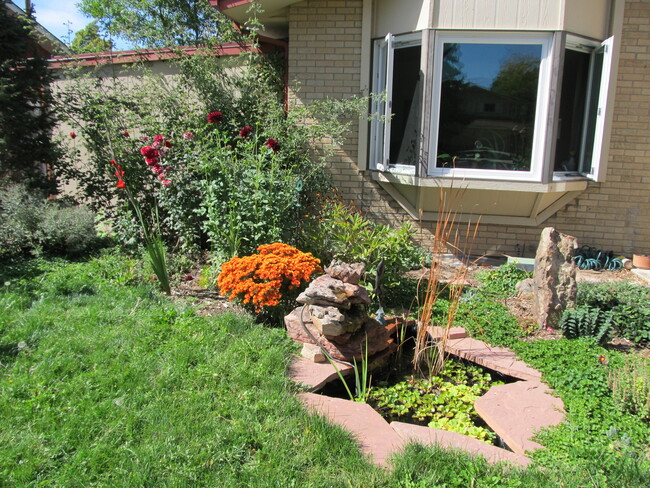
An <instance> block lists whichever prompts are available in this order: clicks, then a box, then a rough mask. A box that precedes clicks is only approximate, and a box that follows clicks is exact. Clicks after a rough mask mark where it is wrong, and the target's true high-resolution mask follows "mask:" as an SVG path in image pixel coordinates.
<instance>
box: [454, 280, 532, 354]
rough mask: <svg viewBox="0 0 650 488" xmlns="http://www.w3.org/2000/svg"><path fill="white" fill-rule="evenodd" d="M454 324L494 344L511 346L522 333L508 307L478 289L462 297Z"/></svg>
mask: <svg viewBox="0 0 650 488" xmlns="http://www.w3.org/2000/svg"><path fill="white" fill-rule="evenodd" d="M454 325H458V326H460V327H464V328H465V330H466V331H467V332H468V333H469V334H470V335H471V336H472V337H476V338H478V339H480V340H483V341H485V342H488V343H489V344H492V345H494V346H505V347H511V346H513V345H514V344H516V343H517V341H518V340H519V338H520V337H521V336H522V335H523V333H522V330H521V328H520V327H519V324H518V323H517V319H515V318H514V317H513V316H512V315H511V314H510V311H509V310H508V307H507V306H506V305H504V304H503V303H501V302H499V301H495V300H494V299H493V298H491V297H489V296H485V295H483V294H482V293H480V291H479V292H478V293H474V294H470V295H468V297H467V298H463V300H462V301H461V303H460V307H459V310H458V314H457V316H456V321H455V323H454Z"/></svg>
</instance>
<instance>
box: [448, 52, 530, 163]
mask: <svg viewBox="0 0 650 488" xmlns="http://www.w3.org/2000/svg"><path fill="white" fill-rule="evenodd" d="M541 57H542V46H541V45H540V44H506V43H504V44H496V43H495V44H492V43H490V44H488V43H484V44H481V43H444V44H443V61H442V62H443V66H442V84H441V93H440V120H439V128H438V149H437V151H438V152H437V166H438V167H452V166H454V165H455V167H456V168H477V169H487V170H508V171H529V170H530V168H531V154H532V147H533V129H534V125H535V106H536V103H537V89H538V82H539V67H540V62H541Z"/></svg>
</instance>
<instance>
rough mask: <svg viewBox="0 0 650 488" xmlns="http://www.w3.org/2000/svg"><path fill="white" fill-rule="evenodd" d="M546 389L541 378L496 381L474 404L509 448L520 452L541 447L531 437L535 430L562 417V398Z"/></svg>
mask: <svg viewBox="0 0 650 488" xmlns="http://www.w3.org/2000/svg"><path fill="white" fill-rule="evenodd" d="M548 392H549V388H548V386H546V385H545V384H544V383H542V382H541V381H517V382H516V383H510V384H508V385H497V386H493V387H492V388H490V389H489V390H488V392H487V393H486V394H485V395H483V396H482V397H481V398H479V399H478V400H476V402H474V408H475V409H476V411H477V413H478V414H479V415H480V416H481V418H483V420H485V422H486V423H487V424H488V425H489V426H490V427H491V428H492V430H494V432H496V433H497V434H498V435H499V436H501V438H502V439H503V441H504V442H505V443H506V444H507V445H508V447H509V448H510V449H512V450H513V451H514V452H516V453H517V454H522V455H523V454H525V452H526V451H532V450H535V449H539V448H541V447H543V446H541V445H540V444H538V443H536V442H533V441H531V440H530V439H531V437H533V435H534V434H535V433H536V432H537V431H538V430H540V429H541V428H543V427H551V426H554V425H558V424H559V423H560V422H562V420H563V419H564V404H563V403H562V400H560V399H559V398H557V397H554V396H552V395H551V394H550V393H548Z"/></svg>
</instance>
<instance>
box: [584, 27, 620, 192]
mask: <svg viewBox="0 0 650 488" xmlns="http://www.w3.org/2000/svg"><path fill="white" fill-rule="evenodd" d="M613 52H614V38H613V37H610V38H609V39H606V40H605V41H604V42H603V43H602V44H601V45H600V47H599V48H598V49H596V50H595V51H594V52H593V54H592V58H593V60H592V64H593V65H594V66H597V64H596V63H595V58H596V57H597V56H602V67H601V68H600V71H599V72H595V71H594V69H592V73H591V77H590V78H591V79H590V86H589V90H590V93H589V95H588V99H589V100H590V104H593V105H592V106H591V107H587V115H586V121H585V122H586V123H585V130H593V135H592V134H591V133H587V132H585V135H584V136H583V151H582V154H589V153H590V155H591V158H590V160H588V161H587V160H585V161H584V169H583V171H584V173H585V176H587V177H588V178H590V179H592V180H594V181H601V180H602V179H603V177H604V174H601V162H602V161H601V159H602V158H603V157H604V156H605V155H604V154H603V142H604V137H605V121H606V116H607V110H608V103H607V99H608V96H609V84H610V77H611V71H612V60H613V56H612V54H613ZM596 86H597V88H598V93H592V92H591V90H595V88H596ZM592 117H593V118H594V120H591V118H592ZM585 142H586V143H588V144H590V145H592V144H593V145H592V147H585Z"/></svg>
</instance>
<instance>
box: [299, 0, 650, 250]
mask: <svg viewBox="0 0 650 488" xmlns="http://www.w3.org/2000/svg"><path fill="white" fill-rule="evenodd" d="M366 1H367V0H366ZM449 1H450V0H442V1H441V2H440V4H442V3H445V2H449ZM495 1H496V2H497V3H498V0H495ZM376 3H378V4H381V3H383V0H379V1H378V2H376ZM393 3H398V2H393ZM457 3H458V4H460V3H463V4H472V3H473V2H469V1H467V2H457ZM519 3H521V4H522V5H523V4H527V5H528V4H531V5H532V3H534V4H538V2H532V3H531V2H524V1H521V2H519ZM549 3H550V2H545V4H549ZM554 3H556V4H557V5H556V6H555V7H554V8H560V7H562V8H564V2H554ZM599 3H600V2H599ZM363 4H364V1H363V0H336V1H327V0H306V1H303V2H300V3H297V4H294V5H293V6H292V7H290V12H289V64H288V68H289V80H290V83H291V84H292V85H294V84H295V82H298V83H299V86H300V89H299V91H292V92H291V95H290V99H291V103H292V104H308V103H309V102H310V101H312V100H317V99H321V98H323V97H335V98H344V97H348V96H351V95H358V94H360V93H361V87H362V86H363V83H362V81H363V80H364V79H365V78H364V73H363V72H362V69H361V65H362V64H363V63H361V61H360V55H361V52H362V48H363V41H362V25H363ZM542 7H543V5H541V4H540V5H539V8H540V9H541V8H542ZM434 10H435V9H434ZM548 10H549V18H554V17H553V16H554V15H556V14H555V13H554V10H553V8H551V7H550V6H549V7H548ZM578 11H579V9H577V8H574V9H573V11H572V12H571V13H568V14H567V17H566V18H565V21H566V22H567V23H571V22H577V21H578V20H576V19H577V12H578ZM558 15H559V14H558ZM417 16H419V14H418V15H417ZM596 20H597V22H600V23H601V24H603V23H605V19H600V20H598V19H596ZM556 22H558V21H557V19H555V20H553V22H552V23H553V26H555V24H556ZM623 24H624V25H623V35H622V38H621V39H620V42H621V52H620V59H619V70H618V76H617V90H616V97H615V104H614V117H613V127H612V131H611V141H610V151H609V164H608V170H607V176H606V182H604V183H589V186H588V188H587V190H586V191H584V192H583V193H582V194H581V195H580V196H579V197H578V198H576V199H575V200H573V201H572V202H571V203H569V204H568V205H566V206H565V207H564V208H562V209H561V210H560V211H558V212H557V213H556V214H555V215H554V216H552V217H551V218H550V219H548V220H547V221H546V222H544V223H543V224H541V225H539V226H527V227H526V226H514V225H491V224H486V225H481V227H480V230H479V232H478V235H477V237H476V239H475V241H474V250H475V251H476V252H478V253H506V254H509V255H525V256H530V255H534V252H535V250H536V247H537V242H538V239H539V235H540V232H541V230H542V228H543V227H547V226H554V227H556V228H557V229H558V230H560V231H561V232H564V233H568V234H571V235H575V236H576V237H578V239H579V242H580V243H581V244H586V245H590V246H595V247H597V248H600V249H605V250H613V251H614V252H616V253H621V254H626V255H630V254H631V253H633V252H635V253H650V131H649V130H648V128H649V127H650V71H649V70H648V69H647V65H648V62H649V61H650V2H647V1H631V0H628V1H626V2H625V8H624V20H623ZM599 25H600V24H599ZM538 27H540V28H541V26H538ZM549 28H550V25H549ZM554 28H555V27H554ZM366 76H367V74H366ZM358 134H359V125H358V124H355V125H354V128H353V131H352V133H351V134H350V136H349V138H348V140H347V143H346V144H345V145H344V146H343V147H342V148H340V150H339V151H338V152H337V154H336V157H335V158H334V159H333V160H332V161H331V167H330V171H331V173H332V175H333V178H334V182H335V184H336V186H337V188H338V189H339V191H340V193H341V195H342V197H343V198H344V199H346V200H351V201H353V202H354V203H355V205H356V206H357V207H359V208H360V209H361V210H362V211H364V213H366V214H367V215H369V216H371V217H372V218H374V219H375V220H377V221H379V222H382V223H392V224H397V223H399V222H402V221H405V220H408V221H412V222H413V223H414V224H415V225H416V227H418V229H419V232H418V238H419V239H420V241H421V243H422V244H423V245H425V246H430V245H431V242H432V230H433V229H434V228H435V222H423V223H422V224H421V225H420V224H419V223H418V222H417V221H416V220H414V219H413V218H412V217H411V216H409V215H408V214H407V213H406V212H405V211H404V210H403V209H402V207H400V206H399V205H398V204H397V203H396V201H395V199H394V198H392V197H391V196H389V195H388V193H386V191H384V190H383V189H382V188H381V187H380V186H379V185H378V184H377V183H376V182H375V181H373V179H372V178H371V175H370V173H369V172H367V171H362V170H360V169H359V167H360V164H359V161H358V147H357V141H358ZM361 167H363V163H361ZM412 191H417V188H415V189H413V190H412Z"/></svg>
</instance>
